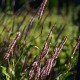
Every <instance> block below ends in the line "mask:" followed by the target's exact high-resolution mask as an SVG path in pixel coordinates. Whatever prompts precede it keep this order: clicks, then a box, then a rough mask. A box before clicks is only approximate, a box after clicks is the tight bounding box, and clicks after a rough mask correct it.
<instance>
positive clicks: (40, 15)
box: [38, 0, 47, 18]
mask: <svg viewBox="0 0 80 80" xmlns="http://www.w3.org/2000/svg"><path fill="white" fill-rule="evenodd" d="M46 3H47V0H43V2H42V4H41V6H40V9H39V11H38V16H39V18H41V17H42V14H43V11H44V7H45V5H46Z"/></svg>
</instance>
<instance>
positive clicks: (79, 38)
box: [71, 36, 80, 59]
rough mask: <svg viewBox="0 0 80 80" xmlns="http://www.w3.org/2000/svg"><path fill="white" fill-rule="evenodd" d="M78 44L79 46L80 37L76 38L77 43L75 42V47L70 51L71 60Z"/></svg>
mask: <svg viewBox="0 0 80 80" xmlns="http://www.w3.org/2000/svg"><path fill="white" fill-rule="evenodd" d="M79 44H80V36H79V37H78V41H77V42H76V44H75V46H74V48H73V50H72V55H71V59H72V58H73V56H74V54H75V52H76V50H77V49H78V47H79Z"/></svg>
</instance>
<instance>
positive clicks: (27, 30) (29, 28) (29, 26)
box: [24, 14, 36, 40]
mask: <svg viewBox="0 0 80 80" xmlns="http://www.w3.org/2000/svg"><path fill="white" fill-rule="evenodd" d="M35 16H36V14H35V15H34V16H33V17H32V18H31V20H30V22H29V24H28V27H27V29H26V34H25V37H24V40H25V39H26V37H27V36H28V34H29V32H30V30H31V28H32V25H33V22H34V20H35Z"/></svg>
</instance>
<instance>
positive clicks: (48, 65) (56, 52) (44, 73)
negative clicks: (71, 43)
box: [41, 37, 67, 77]
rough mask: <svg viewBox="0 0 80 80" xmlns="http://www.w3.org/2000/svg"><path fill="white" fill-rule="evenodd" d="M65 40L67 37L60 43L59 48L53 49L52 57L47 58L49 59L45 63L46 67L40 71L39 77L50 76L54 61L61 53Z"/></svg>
mask: <svg viewBox="0 0 80 80" xmlns="http://www.w3.org/2000/svg"><path fill="white" fill-rule="evenodd" d="M66 40H67V37H65V38H64V39H63V41H62V42H61V43H60V45H59V47H55V49H54V50H53V53H52V55H51V56H50V57H49V59H48V60H47V62H46V65H45V66H44V67H43V69H42V71H41V77H46V76H47V75H49V74H50V72H51V69H52V67H54V66H55V64H56V61H55V60H56V59H57V57H58V55H59V53H60V52H61V50H62V48H63V46H64V44H65V42H66Z"/></svg>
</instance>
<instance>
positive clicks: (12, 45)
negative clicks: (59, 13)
mask: <svg viewBox="0 0 80 80" xmlns="http://www.w3.org/2000/svg"><path fill="white" fill-rule="evenodd" d="M20 35H21V33H20V32H18V33H17V34H16V37H15V38H14V39H13V41H12V42H11V44H10V45H9V47H8V50H7V52H6V54H5V56H4V60H7V59H8V58H9V56H10V52H11V50H12V49H13V47H14V46H15V44H16V42H17V40H18V38H19V37H20Z"/></svg>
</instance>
